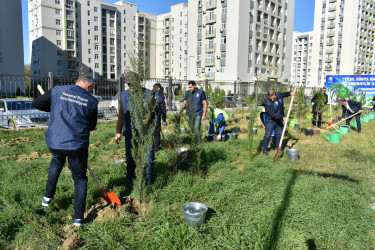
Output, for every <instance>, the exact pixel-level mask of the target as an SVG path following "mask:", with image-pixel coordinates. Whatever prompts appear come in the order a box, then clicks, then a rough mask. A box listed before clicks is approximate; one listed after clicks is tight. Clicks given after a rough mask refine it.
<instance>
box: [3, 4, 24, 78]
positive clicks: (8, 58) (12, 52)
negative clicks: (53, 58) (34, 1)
mask: <svg viewBox="0 0 375 250" xmlns="http://www.w3.org/2000/svg"><path fill="white" fill-rule="evenodd" d="M0 74H10V75H22V74H24V64H23V38H22V12H21V1H20V0H1V1H0Z"/></svg>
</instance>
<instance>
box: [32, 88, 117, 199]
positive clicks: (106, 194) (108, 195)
mask: <svg viewBox="0 0 375 250" xmlns="http://www.w3.org/2000/svg"><path fill="white" fill-rule="evenodd" d="M37 88H38V90H39V92H40V93H41V94H42V95H44V90H43V88H42V86H40V85H39V84H38V85H37ZM87 169H88V170H89V172H90V174H91V176H92V178H93V179H94V181H95V182H96V184H97V185H98V187H99V189H100V192H102V195H101V196H102V197H103V199H104V200H106V201H107V202H108V203H116V204H117V205H118V206H121V201H120V199H119V198H118V197H117V196H116V195H115V193H113V192H112V191H111V192H106V191H105V189H104V188H103V186H102V184H101V183H100V181H99V180H98V178H97V177H96V175H95V174H94V171H92V169H91V167H90V166H89V165H88V164H87Z"/></svg>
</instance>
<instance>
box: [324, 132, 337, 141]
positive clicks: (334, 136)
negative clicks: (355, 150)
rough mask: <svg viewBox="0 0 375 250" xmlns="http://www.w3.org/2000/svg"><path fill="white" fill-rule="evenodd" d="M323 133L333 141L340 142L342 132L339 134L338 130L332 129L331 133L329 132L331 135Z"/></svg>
mask: <svg viewBox="0 0 375 250" xmlns="http://www.w3.org/2000/svg"><path fill="white" fill-rule="evenodd" d="M322 135H323V136H324V137H325V138H327V140H328V141H330V142H332V143H340V137H341V134H339V133H338V132H335V131H332V132H331V133H329V137H328V136H326V135H325V134H324V133H322Z"/></svg>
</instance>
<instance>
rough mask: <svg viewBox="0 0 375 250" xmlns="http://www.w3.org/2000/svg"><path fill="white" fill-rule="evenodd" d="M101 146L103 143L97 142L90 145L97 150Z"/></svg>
mask: <svg viewBox="0 0 375 250" xmlns="http://www.w3.org/2000/svg"><path fill="white" fill-rule="evenodd" d="M100 145H102V142H101V141H96V142H94V143H92V144H90V148H97V147H99V146H100Z"/></svg>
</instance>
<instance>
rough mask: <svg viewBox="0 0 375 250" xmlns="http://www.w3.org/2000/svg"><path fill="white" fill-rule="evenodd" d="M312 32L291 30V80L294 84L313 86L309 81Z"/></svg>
mask: <svg viewBox="0 0 375 250" xmlns="http://www.w3.org/2000/svg"><path fill="white" fill-rule="evenodd" d="M313 33H314V32H313V31H311V32H305V33H301V32H297V31H295V32H293V60H292V68H291V82H292V83H293V85H294V86H298V87H300V86H303V87H307V88H312V87H315V85H314V83H313V82H312V81H311V66H312V63H311V62H312V47H313V38H314V37H313Z"/></svg>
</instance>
